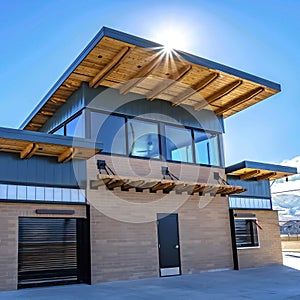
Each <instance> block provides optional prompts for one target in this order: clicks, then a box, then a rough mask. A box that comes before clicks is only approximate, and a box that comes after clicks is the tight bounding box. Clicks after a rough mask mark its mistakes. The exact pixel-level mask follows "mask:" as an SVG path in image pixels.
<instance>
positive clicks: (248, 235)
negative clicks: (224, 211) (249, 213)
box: [234, 219, 259, 248]
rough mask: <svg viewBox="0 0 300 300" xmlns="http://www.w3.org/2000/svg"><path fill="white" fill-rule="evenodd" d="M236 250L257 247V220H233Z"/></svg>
mask: <svg viewBox="0 0 300 300" xmlns="http://www.w3.org/2000/svg"><path fill="white" fill-rule="evenodd" d="M234 225H235V238H236V246H237V248H249V247H258V246H259V242H258V232H257V219H235V220H234Z"/></svg>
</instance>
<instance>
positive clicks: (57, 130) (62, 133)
mask: <svg viewBox="0 0 300 300" xmlns="http://www.w3.org/2000/svg"><path fill="white" fill-rule="evenodd" d="M53 134H59V135H65V128H64V126H62V127H60V128H58V129H56V130H55V131H53Z"/></svg>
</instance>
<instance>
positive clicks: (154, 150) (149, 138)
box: [128, 120, 160, 159]
mask: <svg viewBox="0 0 300 300" xmlns="http://www.w3.org/2000/svg"><path fill="white" fill-rule="evenodd" d="M128 146H129V155H132V156H139V157H146V158H156V159H159V154H160V152H159V138H158V125H157V124H156V123H152V122H145V121H140V120H129V121H128Z"/></svg>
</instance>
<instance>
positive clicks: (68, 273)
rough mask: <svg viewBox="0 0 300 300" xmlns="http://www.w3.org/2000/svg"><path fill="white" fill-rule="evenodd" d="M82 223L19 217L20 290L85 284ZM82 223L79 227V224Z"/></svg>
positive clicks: (57, 219) (68, 220)
mask: <svg viewBox="0 0 300 300" xmlns="http://www.w3.org/2000/svg"><path fill="white" fill-rule="evenodd" d="M80 221H81V220H79V219H78V220H76V219H64V218H19V247H18V287H19V288H22V287H27V286H36V285H49V284H51V285H52V284H62V283H74V282H82V280H81V277H82V274H81V267H80V266H81V265H82V263H81V260H80V259H79V255H80V252H81V251H79V247H78V246H79V245H80V242H78V240H80V238H78V236H80V235H82V234H80V232H79V231H80V230H78V229H79V227H82V226H78V225H79V224H80ZM78 222H79V224H78Z"/></svg>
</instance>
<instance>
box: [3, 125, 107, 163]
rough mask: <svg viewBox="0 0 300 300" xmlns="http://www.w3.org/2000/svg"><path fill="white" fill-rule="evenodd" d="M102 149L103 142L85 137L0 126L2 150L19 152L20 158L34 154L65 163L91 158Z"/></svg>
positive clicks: (26, 157)
mask: <svg viewBox="0 0 300 300" xmlns="http://www.w3.org/2000/svg"><path fill="white" fill-rule="evenodd" d="M101 149H102V144H101V143H95V142H92V141H88V140H85V139H80V138H78V139H76V138H71V137H64V136H57V135H49V134H44V133H40V132H30V131H24V130H16V129H11V128H0V152H12V153H19V155H20V159H29V158H31V157H32V156H34V155H39V156H52V157H57V161H58V162H59V163H63V162H68V161H70V160H72V159H81V160H86V159H89V158H90V157H92V156H94V155H95V154H96V153H98V152H99V151H100V150H101Z"/></svg>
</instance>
